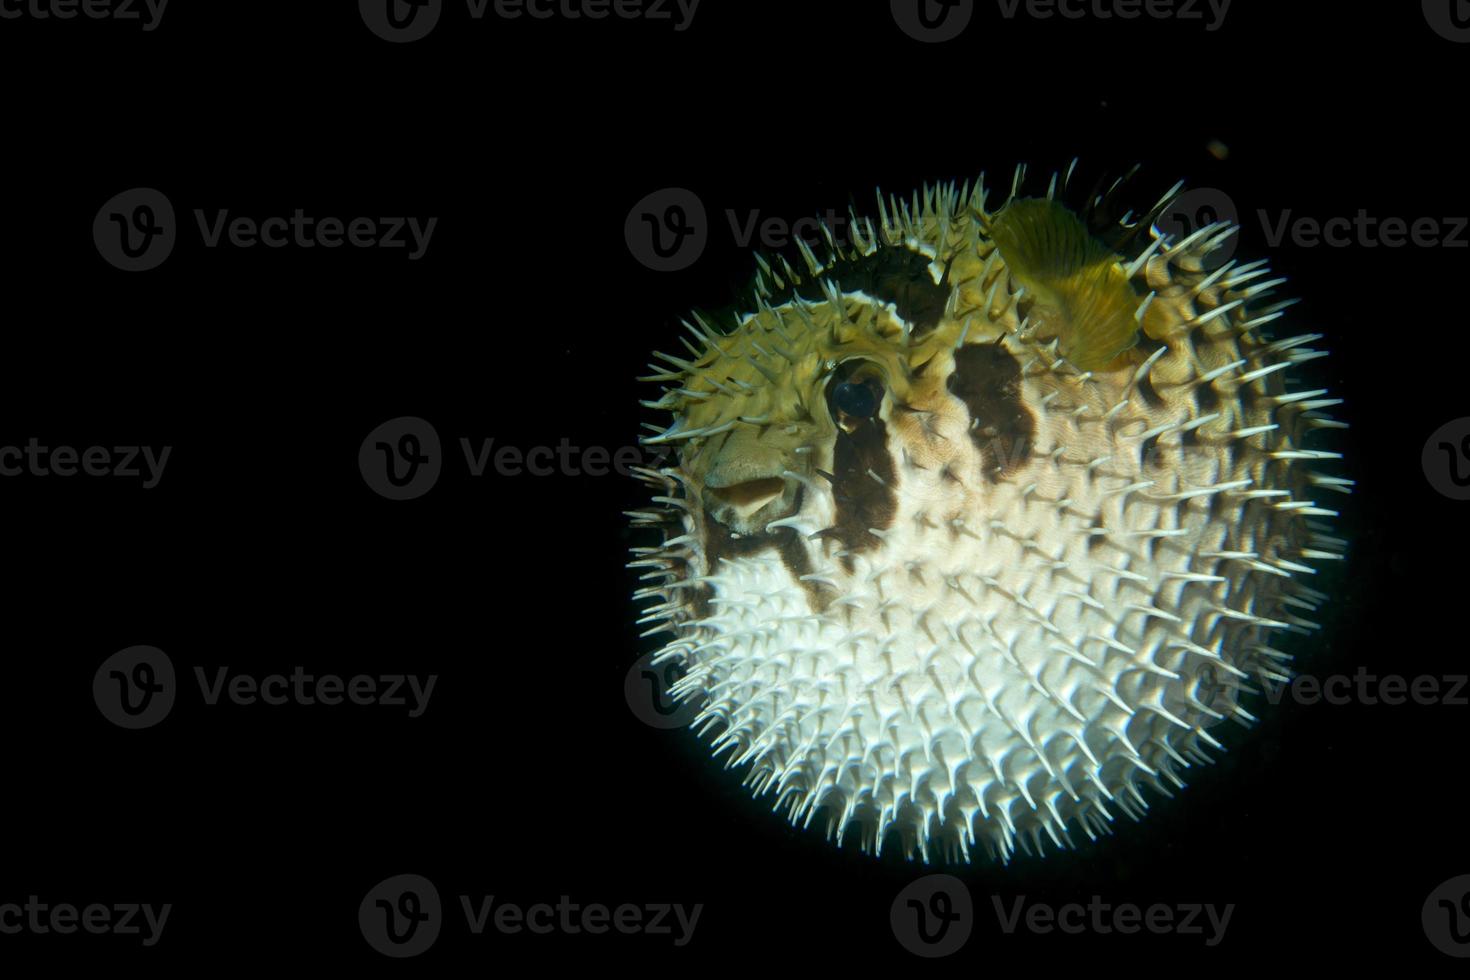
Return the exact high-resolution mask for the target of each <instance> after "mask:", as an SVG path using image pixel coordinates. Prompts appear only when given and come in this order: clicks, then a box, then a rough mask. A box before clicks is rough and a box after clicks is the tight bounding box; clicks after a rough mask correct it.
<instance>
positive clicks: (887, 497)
mask: <svg viewBox="0 0 1470 980" xmlns="http://www.w3.org/2000/svg"><path fill="white" fill-rule="evenodd" d="M864 377H868V378H870V379H871V378H872V375H871V373H870V369H869V366H868V365H867V364H866V362H864V361H861V360H854V361H848V362H846V363H844V364H843V365H842V366H841V367H839V368H838V369H837V371H836V372H834V373H833V375H832V378H831V380H830V381H829V382H828V383H827V409H828V411H829V412H831V413H832V418H833V421H835V422H836V423H837V440H836V443H835V444H834V445H833V447H832V469H833V473H832V474H831V477H830V479H831V482H832V498H833V501H834V502H835V503H836V505H837V507H836V511H837V513H836V519H835V520H834V521H833V523H832V526H831V527H829V528H824V529H823V530H822V532H821V537H822V538H824V539H827V540H833V541H837V542H838V543H839V544H840V545H841V546H842V549H843V551H844V552H845V554H843V555H842V558H841V561H842V566H843V568H845V569H846V570H847V571H849V572H850V571H852V569H853V560H852V556H853V555H854V554H861V553H862V552H865V551H871V550H873V549H874V548H877V547H878V546H879V545H880V544H882V541H881V540H880V539H879V538H878V537H877V536H876V535H874V534H871V533H869V530H868V529H869V528H876V529H878V530H880V531H883V530H887V529H888V528H889V527H891V526H892V525H893V520H894V517H895V515H896V514H897V512H898V494H897V492H896V491H895V489H894V486H895V483H896V482H897V475H896V473H895V468H894V463H893V456H892V454H890V453H889V451H888V435H887V428H886V427H885V426H884V424H883V420H882V419H881V418H879V417H878V416H877V415H874V416H873V417H872V418H853V417H852V416H850V415H847V414H845V413H844V412H842V411H841V410H840V409H838V408H837V406H836V405H835V404H834V403H833V392H834V391H836V389H837V387H838V385H841V384H843V383H845V382H847V381H848V380H849V379H860V378H864Z"/></svg>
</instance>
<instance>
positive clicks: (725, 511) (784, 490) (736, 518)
mask: <svg viewBox="0 0 1470 980" xmlns="http://www.w3.org/2000/svg"><path fill="white" fill-rule="evenodd" d="M794 482H795V481H791V480H787V479H786V478H785V477H783V476H779V475H772V476H762V477H754V478H751V479H745V480H738V481H735V482H733V483H727V484H725V485H724V486H712V485H710V484H705V487H704V493H703V499H704V508H705V512H706V513H707V514H708V515H709V516H710V518H711V519H713V520H715V521H718V522H719V523H720V524H723V525H724V526H725V527H727V528H729V529H730V530H732V531H736V532H738V533H740V534H760V533H764V532H765V530H766V525H767V524H768V523H769V522H771V521H773V520H778V519H780V518H782V517H787V516H790V514H792V513H794V512H795V510H796V506H797V495H796V487H795V486H794Z"/></svg>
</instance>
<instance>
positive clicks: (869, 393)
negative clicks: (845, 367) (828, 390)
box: [832, 380, 881, 419]
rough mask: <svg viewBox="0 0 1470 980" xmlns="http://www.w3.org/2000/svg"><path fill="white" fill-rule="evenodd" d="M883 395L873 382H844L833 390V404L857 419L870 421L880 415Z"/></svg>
mask: <svg viewBox="0 0 1470 980" xmlns="http://www.w3.org/2000/svg"><path fill="white" fill-rule="evenodd" d="M880 400H881V395H880V393H879V391H878V387H877V385H876V384H875V383H874V382H873V381H871V380H868V381H844V382H842V383H841V384H839V385H837V386H836V387H835V388H833V389H832V404H833V406H835V407H836V408H838V409H840V410H841V411H842V412H843V413H844V414H847V415H851V416H852V417H853V418H855V419H870V418H872V417H873V416H874V415H876V414H878V402H879V401H880Z"/></svg>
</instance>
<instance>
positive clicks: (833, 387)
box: [827, 358, 886, 432]
mask: <svg viewBox="0 0 1470 980" xmlns="http://www.w3.org/2000/svg"><path fill="white" fill-rule="evenodd" d="M885 388H886V385H885V384H884V383H883V374H882V372H881V371H879V370H878V367H877V365H875V364H873V363H872V362H871V361H867V360H864V359H861V358H859V359H855V360H851V361H848V362H846V363H844V364H842V365H841V366H839V367H838V369H837V371H836V373H835V374H833V376H832V379H831V381H829V382H828V387H827V408H828V409H829V410H830V412H831V413H832V420H833V421H834V422H836V423H837V424H838V425H839V426H841V427H842V428H843V429H844V430H845V431H847V432H852V431H853V430H854V429H855V428H856V427H857V426H859V425H861V424H862V423H864V422H866V421H867V420H869V419H871V418H873V417H875V416H876V415H877V414H878V409H879V408H880V407H882V405H883V392H884V390H885Z"/></svg>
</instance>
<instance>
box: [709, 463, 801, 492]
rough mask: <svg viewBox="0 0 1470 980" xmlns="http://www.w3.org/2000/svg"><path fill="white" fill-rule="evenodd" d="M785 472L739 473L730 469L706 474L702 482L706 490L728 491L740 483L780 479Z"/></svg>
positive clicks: (736, 469)
mask: <svg viewBox="0 0 1470 980" xmlns="http://www.w3.org/2000/svg"><path fill="white" fill-rule="evenodd" d="M785 472H786V471H785V470H784V469H778V470H770V471H769V472H766V471H762V470H758V469H752V470H750V471H748V472H741V471H740V470H739V469H738V468H734V467H732V468H730V469H727V470H725V471H724V472H722V473H710V474H707V475H706V477H705V480H704V486H705V489H707V490H728V489H729V488H731V487H737V486H739V485H740V484H742V483H755V482H758V481H760V480H772V479H780V478H781V474H783V473H785Z"/></svg>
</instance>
